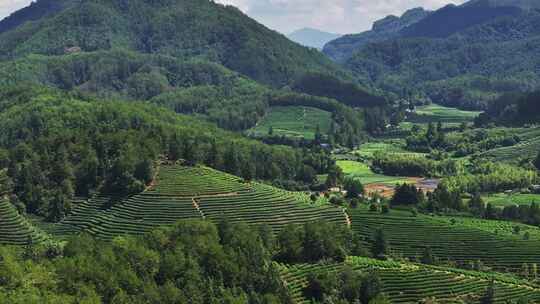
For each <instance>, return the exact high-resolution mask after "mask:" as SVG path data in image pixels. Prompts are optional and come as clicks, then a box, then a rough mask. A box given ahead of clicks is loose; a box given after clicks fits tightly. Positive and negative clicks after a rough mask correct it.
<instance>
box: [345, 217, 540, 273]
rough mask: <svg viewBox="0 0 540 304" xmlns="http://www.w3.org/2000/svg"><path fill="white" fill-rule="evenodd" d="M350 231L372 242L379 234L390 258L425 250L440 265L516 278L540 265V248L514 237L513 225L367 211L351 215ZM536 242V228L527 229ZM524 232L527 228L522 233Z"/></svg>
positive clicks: (539, 244) (406, 255)
mask: <svg viewBox="0 0 540 304" xmlns="http://www.w3.org/2000/svg"><path fill="white" fill-rule="evenodd" d="M351 215H352V229H353V230H354V231H356V232H358V233H359V234H361V235H363V236H364V237H365V239H366V241H368V242H369V240H370V239H371V237H372V236H373V232H374V231H375V230H376V229H378V228H381V229H383V231H384V234H385V235H386V237H387V239H388V242H389V245H390V249H391V252H392V253H393V254H395V255H402V256H404V257H407V258H413V259H416V258H419V257H421V256H422V253H423V252H424V250H425V248H426V246H430V247H431V249H432V251H433V255H434V256H435V257H436V258H438V259H440V260H442V261H450V262H452V263H456V264H457V265H460V266H463V267H469V266H470V265H471V263H477V261H481V262H482V264H483V265H485V266H487V267H491V268H492V269H494V270H500V271H514V272H518V271H520V270H521V267H522V266H523V264H524V263H527V264H529V265H532V264H540V242H538V241H537V240H533V239H529V240H525V239H524V237H523V236H522V235H512V234H511V232H509V231H508V230H510V229H511V227H512V226H511V224H509V223H505V222H497V221H486V220H474V223H473V222H470V221H467V220H466V219H463V220H461V219H457V218H456V219H453V220H452V218H447V217H440V218H439V217H435V216H433V217H431V216H427V215H417V216H413V215H412V214H411V213H409V212H404V211H396V210H392V211H391V212H390V214H378V213H376V212H370V211H367V210H361V209H356V210H353V211H351ZM526 227H527V228H528V229H530V230H531V234H532V235H533V238H534V236H535V235H536V234H537V233H538V232H537V230H538V228H536V227H532V226H526ZM522 229H523V230H525V229H526V228H522Z"/></svg>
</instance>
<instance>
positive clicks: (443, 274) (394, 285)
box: [279, 257, 540, 304]
mask: <svg viewBox="0 0 540 304" xmlns="http://www.w3.org/2000/svg"><path fill="white" fill-rule="evenodd" d="M344 267H350V268H352V269H354V270H357V271H375V272H377V274H378V275H379V277H380V278H381V282H382V286H383V287H382V290H383V293H384V294H385V295H386V296H387V297H388V298H389V300H390V302H391V303H423V302H422V300H425V299H428V298H436V299H437V300H439V301H440V303H463V299H465V298H467V297H469V296H473V297H474V298H476V299H478V297H480V296H483V295H484V293H485V290H486V288H487V286H488V285H489V282H490V280H491V279H494V280H495V287H496V292H497V293H496V294H497V297H496V302H497V303H506V301H510V300H512V301H515V300H516V299H520V298H526V299H528V300H529V301H531V302H532V303H538V301H539V300H540V289H539V288H538V286H535V285H533V284H531V283H529V282H527V281H525V280H521V279H517V278H515V277H513V276H509V275H502V274H495V273H489V272H478V271H467V270H462V269H456V268H450V267H438V266H429V265H422V264H415V263H406V262H397V261H380V260H375V259H370V258H364V257H349V258H348V259H347V260H346V261H345V263H340V264H300V265H293V266H286V265H279V268H280V272H281V276H282V277H283V280H284V281H285V282H287V287H288V289H289V290H290V292H291V294H292V296H293V299H294V300H295V303H302V304H303V303H310V302H309V300H308V299H306V298H305V297H304V296H303V289H304V288H305V287H306V286H307V284H308V280H307V277H308V275H309V274H311V273H325V272H337V271H340V270H341V269H343V268H344Z"/></svg>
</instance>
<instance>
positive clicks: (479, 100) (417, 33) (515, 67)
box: [344, 6, 540, 110]
mask: <svg viewBox="0 0 540 304" xmlns="http://www.w3.org/2000/svg"><path fill="white" fill-rule="evenodd" d="M497 9H499V8H485V7H480V8H477V7H475V8H463V7H454V8H453V7H450V6H449V7H446V8H443V9H441V10H440V11H438V12H436V13H434V14H431V15H430V17H428V18H426V19H423V20H422V21H420V22H419V23H417V24H415V25H414V26H416V27H414V26H413V27H409V28H408V30H409V31H410V33H408V34H407V36H406V37H398V38H395V39H389V40H386V41H383V42H377V43H372V44H368V45H366V46H364V47H362V48H359V49H356V51H355V52H354V53H352V55H351V57H350V58H349V59H348V60H347V61H346V62H345V63H344V65H345V66H346V67H347V68H349V69H350V70H351V71H353V72H354V74H355V75H356V76H357V77H359V78H362V79H366V80H369V81H371V82H372V83H373V84H374V85H375V86H378V87H381V88H385V89H386V90H387V91H393V92H395V93H396V94H397V95H399V96H402V97H405V95H403V87H407V88H408V90H410V91H412V95H413V98H414V99H415V100H419V101H421V100H425V99H429V100H431V101H432V102H434V103H439V104H443V105H447V106H458V107H460V108H465V109H476V110H483V109H486V108H487V105H488V104H489V103H490V102H492V101H493V100H495V99H496V98H497V97H498V96H501V95H502V94H504V93H507V92H514V91H529V90H532V89H535V88H538V87H539V83H540V81H539V79H540V77H539V74H538V71H537V70H536V69H535V67H536V65H537V62H538V60H537V57H536V54H537V50H538V46H539V44H538V41H539V40H538V36H539V34H540V33H539V32H538V27H537V26H536V24H537V23H538V20H539V18H540V14H539V13H538V11H536V10H530V11H526V12H525V11H522V12H521V13H519V14H517V15H516V14H515V13H511V14H509V15H508V16H505V17H500V16H499V17H496V18H492V19H490V18H488V19H487V20H483V21H480V19H481V17H479V18H480V19H478V18H476V17H475V16H479V15H481V14H479V13H478V12H485V13H486V14H487V15H486V16H489V15H490V14H491V13H489V12H490V11H491V10H497ZM500 9H503V10H504V9H508V8H500ZM467 10H472V11H476V13H471V14H468V13H467V14H468V15H467V14H465V13H464V12H461V11H467ZM515 10H517V8H516V9H515ZM452 11H454V12H452ZM472 11H471V12H472ZM453 14H458V15H457V16H454V17H452V15H453ZM466 15H467V16H469V17H471V18H472V19H471V20H469V19H467V18H468V17H466ZM492 17H493V16H492ZM461 19H467V20H468V21H472V20H473V19H478V20H477V21H479V22H478V23H476V24H473V25H471V26H468V27H466V28H461V25H464V24H466V23H467V22H468V21H467V20H465V21H463V22H461ZM453 22H457V24H455V25H456V26H457V28H456V27H454V26H453V25H452V24H454V23H453ZM442 24H444V26H441V25H442ZM447 31H451V32H447ZM517 33H519V34H517Z"/></svg>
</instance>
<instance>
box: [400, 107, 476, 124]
mask: <svg viewBox="0 0 540 304" xmlns="http://www.w3.org/2000/svg"><path fill="white" fill-rule="evenodd" d="M480 113H481V112H475V111H463V110H459V109H456V108H449V107H445V106H441V105H437V104H431V105H427V106H420V107H417V108H416V111H415V112H414V113H413V114H412V115H410V117H409V119H408V121H409V122H416V123H429V122H443V123H461V122H471V121H473V120H474V118H476V117H477V116H478V115H480Z"/></svg>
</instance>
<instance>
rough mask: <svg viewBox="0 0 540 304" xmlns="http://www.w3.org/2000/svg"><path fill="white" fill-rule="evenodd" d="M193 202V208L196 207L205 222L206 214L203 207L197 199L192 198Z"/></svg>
mask: <svg viewBox="0 0 540 304" xmlns="http://www.w3.org/2000/svg"><path fill="white" fill-rule="evenodd" d="M191 201H192V202H193V207H195V209H197V211H198V212H199V214H200V215H201V217H202V219H203V220H204V219H206V216H205V215H204V212H203V211H202V210H201V207H200V206H199V202H198V201H197V200H196V199H195V198H192V199H191Z"/></svg>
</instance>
